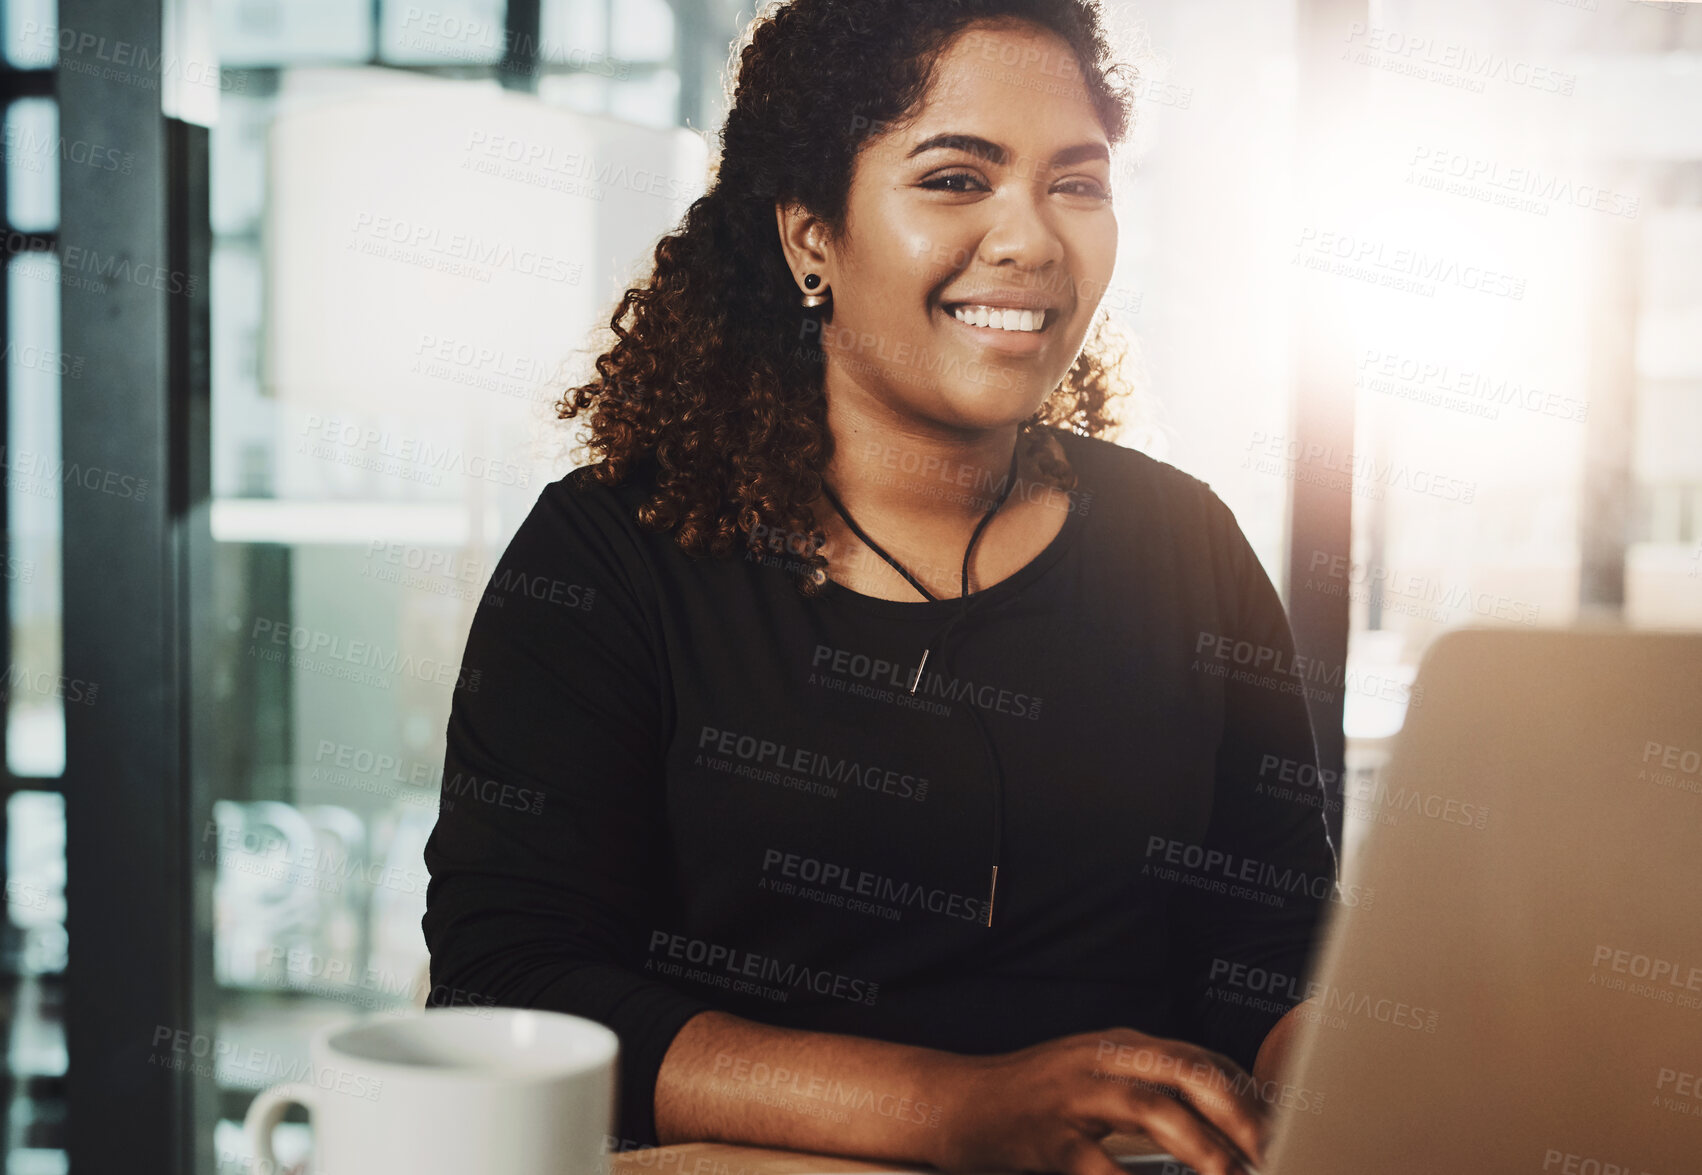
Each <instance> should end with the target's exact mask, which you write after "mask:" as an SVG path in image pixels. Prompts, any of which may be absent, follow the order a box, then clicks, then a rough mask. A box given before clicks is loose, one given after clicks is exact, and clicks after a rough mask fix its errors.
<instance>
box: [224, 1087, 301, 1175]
mask: <svg viewBox="0 0 1702 1175" xmlns="http://www.w3.org/2000/svg"><path fill="white" fill-rule="evenodd" d="M314 1093H315V1091H314V1088H313V1086H311V1085H304V1084H302V1083H300V1082H291V1083H290V1084H288V1085H274V1086H273V1087H272V1088H271V1089H266V1090H262V1091H261V1092H260V1093H258V1094H256V1095H255V1097H254V1100H253V1101H252V1102H249V1103H248V1114H247V1116H246V1117H244V1119H243V1122H242V1129H243V1131H244V1132H245V1133H246V1134H247V1135H248V1143H249V1146H250V1147H251V1148H253V1151H254V1168H255V1170H256V1171H265V1172H275V1171H279V1170H280V1168H279V1166H278V1160H277V1157H276V1156H275V1155H273V1154H272V1131H273V1130H274V1129H276V1128H277V1125H278V1123H279V1122H282V1121H283V1120H284V1111H285V1110H287V1109H289V1107H290V1106H291V1105H300V1106H305V1107H306V1108H307V1112H308V1113H309V1114H315V1113H316V1112H317V1111H316V1110H315V1109H314V1105H313V1098H314Z"/></svg>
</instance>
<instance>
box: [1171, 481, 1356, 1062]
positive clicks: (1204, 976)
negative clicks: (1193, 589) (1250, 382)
mask: <svg viewBox="0 0 1702 1175" xmlns="http://www.w3.org/2000/svg"><path fill="white" fill-rule="evenodd" d="M1205 494H1206V498H1207V512H1208V522H1207V526H1206V530H1207V535H1208V537H1209V539H1210V542H1211V548H1212V554H1211V558H1212V563H1213V566H1214V571H1215V574H1216V575H1217V576H1218V577H1219V585H1220V586H1219V591H1218V593H1217V596H1218V600H1219V606H1218V614H1219V617H1220V621H1221V627H1222V629H1223V631H1221V632H1203V633H1199V634H1190V636H1191V637H1193V640H1192V641H1191V644H1193V645H1194V647H1195V649H1196V653H1195V655H1196V656H1197V657H1198V658H1199V662H1198V663H1197V664H1196V668H1195V671H1196V672H1198V671H1201V670H1202V669H1204V670H1206V671H1210V672H1212V673H1214V674H1216V675H1218V676H1219V677H1220V679H1221V680H1222V682H1223V707H1224V708H1223V733H1222V737H1221V740H1220V742H1219V744H1218V753H1217V762H1216V772H1215V781H1214V791H1213V799H1212V815H1211V821H1210V825H1209V828H1208V831H1207V833H1206V837H1205V843H1204V844H1203V845H1202V846H1200V847H1201V849H1202V850H1203V851H1202V853H1201V855H1200V859H1201V860H1202V861H1203V864H1202V866H1201V868H1199V869H1196V870H1190V871H1189V872H1190V873H1191V874H1193V875H1194V876H1193V877H1192V878H1191V880H1193V881H1195V882H1196V884H1189V885H1184V886H1181V887H1180V890H1181V892H1180V894H1179V900H1178V903H1177V914H1178V918H1179V921H1178V923H1177V931H1178V937H1179V940H1180V942H1181V944H1182V946H1183V952H1184V959H1185V960H1186V967H1187V970H1186V973H1185V975H1186V982H1185V986H1184V1001H1183V1002H1184V1008H1185V1011H1186V1013H1187V1014H1188V1015H1189V1017H1190V1018H1191V1021H1192V1025H1193V1028H1194V1033H1193V1036H1192V1039H1194V1040H1196V1041H1197V1042H1198V1043H1201V1044H1204V1045H1205V1046H1206V1047H1208V1048H1211V1049H1213V1050H1215V1051H1217V1052H1220V1053H1223V1054H1225V1055H1226V1056H1228V1057H1230V1058H1231V1059H1233V1060H1234V1061H1236V1062H1237V1063H1238V1064H1240V1065H1241V1066H1242V1067H1243V1068H1245V1069H1248V1070H1251V1069H1252V1066H1253V1061H1254V1058H1255V1057H1257V1055H1258V1052H1259V1046H1260V1045H1261V1044H1262V1043H1263V1042H1264V1039H1265V1036H1266V1035H1267V1034H1268V1033H1269V1032H1270V1030H1271V1028H1272V1027H1273V1026H1274V1025H1275V1024H1276V1022H1277V1021H1278V1020H1280V1019H1281V1018H1282V1017H1283V1015H1285V1014H1286V1013H1287V1011H1288V1010H1289V1008H1291V1007H1292V1006H1293V1005H1294V1004H1297V1003H1299V1002H1300V1000H1301V999H1302V998H1303V997H1304V995H1305V991H1306V984H1307V973H1308V968H1309V966H1310V963H1311V961H1312V955H1313V951H1314V948H1315V946H1316V945H1317V940H1318V936H1319V932H1320V930H1321V928H1322V924H1323V919H1324V914H1325V911H1326V909H1327V905H1328V902H1329V901H1330V900H1331V898H1332V897H1333V896H1334V895H1335V894H1336V882H1337V876H1338V874H1337V868H1338V867H1337V861H1336V851H1335V846H1334V844H1333V843H1332V842H1331V840H1330V837H1329V828H1328V824H1327V823H1326V820H1325V813H1324V803H1325V799H1326V793H1325V789H1324V788H1323V787H1322V785H1321V784H1320V782H1319V779H1318V770H1317V766H1318V757H1317V752H1316V750H1315V747H1314V743H1313V739H1312V725H1311V720H1310V718H1309V717H1308V715H1307V710H1306V701H1305V697H1304V696H1303V693H1302V691H1303V690H1305V689H1308V688H1319V687H1318V686H1316V685H1312V684H1311V681H1312V680H1313V679H1312V677H1311V676H1310V675H1308V674H1306V673H1305V672H1304V663H1297V661H1296V658H1295V652H1294V637H1293V634H1292V632H1291V631H1290V628H1289V624H1288V617H1287V616H1286V615H1285V614H1284V612H1283V608H1282V601H1281V600H1280V599H1279V598H1278V596H1277V593H1276V589H1275V587H1273V586H1272V584H1271V581H1270V577H1269V576H1267V575H1266V574H1265V571H1264V568H1263V567H1262V566H1261V565H1260V563H1259V560H1258V556H1257V555H1256V554H1254V552H1253V548H1252V547H1251V545H1249V543H1248V542H1247V539H1246V536H1245V535H1243V534H1242V532H1241V528H1240V527H1239V526H1238V525H1237V524H1236V522H1235V517H1234V515H1233V514H1232V513H1231V512H1230V510H1229V507H1227V506H1226V505H1224V504H1223V502H1222V500H1221V499H1219V498H1218V497H1217V495H1216V494H1214V493H1212V492H1211V491H1210V490H1209V489H1208V490H1206V491H1205ZM1335 681H1336V684H1338V685H1339V682H1340V678H1339V676H1338V677H1336V678H1335Z"/></svg>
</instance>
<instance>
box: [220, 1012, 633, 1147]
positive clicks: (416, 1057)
mask: <svg viewBox="0 0 1702 1175" xmlns="http://www.w3.org/2000/svg"><path fill="white" fill-rule="evenodd" d="M479 1013H480V1014H479V1015H471V1014H469V1012H468V1010H467V1009H465V1008H428V1009H426V1010H425V1011H423V1012H417V1013H415V1014H413V1015H410V1016H406V1017H402V1018H400V1019H397V1018H392V1017H385V1018H382V1019H372V1020H362V1021H359V1022H357V1023H354V1024H344V1025H333V1026H331V1027H329V1028H323V1029H320V1030H319V1031H318V1032H316V1033H314V1035H313V1041H312V1044H311V1046H310V1048H309V1055H310V1057H311V1059H312V1064H313V1070H312V1073H311V1075H310V1082H311V1083H309V1082H306V1081H304V1082H293V1083H291V1084H288V1085H276V1086H273V1087H272V1088H271V1089H268V1090H266V1091H265V1092H263V1093H261V1094H260V1095H259V1096H258V1097H256V1098H255V1099H254V1102H253V1104H252V1105H251V1106H250V1107H249V1109H248V1118H247V1121H246V1123H245V1127H244V1128H245V1129H246V1130H247V1132H248V1138H249V1142H250V1144H251V1145H252V1146H253V1149H254V1169H255V1170H256V1171H278V1170H280V1169H281V1168H280V1167H279V1166H278V1163H277V1160H276V1159H275V1158H274V1157H273V1154H272V1130H273V1128H274V1127H276V1126H277V1124H278V1122H279V1121H280V1120H282V1118H283V1116H284V1110H285V1108H286V1107H287V1106H289V1105H290V1103H292V1102H294V1103H298V1104H300V1105H303V1106H306V1107H307V1109H308V1114H309V1116H310V1118H311V1119H312V1122H313V1170H314V1172H315V1175H469V1172H478V1173H479V1175H523V1173H524V1175H596V1173H598V1172H600V1171H601V1169H602V1167H603V1162H604V1159H603V1156H604V1147H605V1145H606V1139H607V1138H608V1136H609V1135H611V1134H612V1133H613V1127H614V1098H615V1064H616V1057H617V1054H618V1052H619V1042H618V1039H617V1037H616V1036H615V1034H614V1033H613V1032H611V1031H609V1029H608V1028H606V1027H604V1026H603V1025H601V1024H598V1023H596V1022H595V1021H593V1020H586V1019H582V1018H581V1017H578V1016H568V1015H564V1014H562V1013H560V1012H542V1011H534V1010H529V1009H521V1008H481V1009H479Z"/></svg>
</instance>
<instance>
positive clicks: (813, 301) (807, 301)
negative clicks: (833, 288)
mask: <svg viewBox="0 0 1702 1175" xmlns="http://www.w3.org/2000/svg"><path fill="white" fill-rule="evenodd" d="M819 285H821V275H819V274H814V273H806V274H805V275H804V289H805V290H806V291H808V290H814V289H815V288H816V287H817V286H819ZM803 304H804V308H805V309H807V310H814V309H815V308H816V307H817V306H825V305H827V294H825V293H820V294H817V293H806V294H805V295H804V297H803Z"/></svg>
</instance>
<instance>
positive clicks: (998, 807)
mask: <svg viewBox="0 0 1702 1175" xmlns="http://www.w3.org/2000/svg"><path fill="white" fill-rule="evenodd" d="M1020 452H1021V448H1020V445H1013V446H1012V447H1011V467H1010V470H1009V471H1008V472H1007V473H1006V474H1005V485H1004V489H1003V490H1002V491H1000V493H999V497H998V500H997V501H995V502H994V503H993V505H992V508H991V509H989V510H988V511H987V513H985V514H983V515H982V516H981V521H980V522H978V523H976V524H975V531H974V533H973V534H971V535H970V536H969V546H968V547H967V548H965V550H964V552H963V574H962V591H961V593H960V594H959V596H958V599H959V600H960V601H962V603H961V604H960V606H959V608H958V610H957V614H956V615H955V616H953V617H952V618H951V619H950V620H949V621H947V623H946V625H945V627H944V628H942V629H941V630H940V632H939V634H938V635H937V636H935V638H934V639H933V640H932V641H930V642H929V643H928V647H927V648H924V649H923V650H922V657H921V660H920V661H918V662H917V664H916V676H915V678H914V679H913V680H912V681H911V682H910V692H911V693H912V694H914V693H915V692H916V687H917V686H919V685H921V684H922V670H923V668H924V667H925V666H926V665H927V664H928V654H929V653H930V652H932V651H933V649H934V648H936V647H937V648H940V649H941V651H942V652H941V655H942V656H943V655H944V647H945V641H946V638H947V637H948V636H949V635H950V634H951V632H952V630H953V629H954V628H956V627H957V625H958V624H959V622H961V621H962V620H964V619H965V618H967V617H968V615H969V613H970V611H971V609H973V608H974V607H976V605H978V604H979V603H980V602H981V601H980V597H979V596H977V598H976V599H975V600H973V601H971V600H970V598H969V561H970V557H971V556H972V555H973V554H974V552H975V544H976V543H977V542H978V541H980V538H981V532H982V531H984V530H986V529H987V524H988V523H989V522H991V521H993V515H995V514H997V513H998V512H999V507H1001V506H1003V505H1004V504H1005V499H1007V498H1009V497H1010V495H1011V490H1012V489H1014V488H1015V487H1016V471H1017V459H1018V455H1019V454H1020ZM822 492H823V493H825V494H826V495H827V500H828V501H829V502H831V503H833V508H834V509H835V510H837V511H838V512H839V516H840V517H841V518H843V519H845V525H846V526H849V527H850V528H851V532H852V533H853V534H855V535H856V536H857V537H858V538H859V539H861V540H862V542H863V544H864V545H865V546H867V547H868V548H869V549H870V550H871V551H873V552H874V553H875V554H877V555H879V556H880V557H881V558H882V559H885V560H886V561H887V562H888V563H889V564H891V565H892V568H893V570H894V571H896V572H898V573H899V574H900V575H902V576H903V577H904V578H905V579H906V580H908V581H909V583H910V586H911V587H913V588H915V589H916V590H917V591H919V592H921V593H922V597H923V598H924V599H926V600H928V601H929V602H930V603H932V602H935V601H936V600H937V599H938V597H937V596H935V595H934V593H932V592H930V591H929V590H928V589H927V588H925V587H923V586H922V583H921V581H920V580H918V579H917V578H916V577H915V576H914V575H912V574H910V572H909V570H907V569H906V568H905V566H904V565H903V564H902V563H900V562H899V561H898V560H897V559H894V558H893V557H892V556H891V555H889V554H887V553H886V551H885V550H883V549H882V548H881V546H880V544H879V543H877V542H875V540H874V539H872V538H870V537H869V536H868V535H867V534H866V533H864V531H863V528H862V527H860V526H858V525H857V521H856V519H854V518H852V517H851V512H850V511H849V510H847V509H846V508H845V505H844V503H842V502H841V501H840V500H839V495H838V494H835V493H834V492H833V487H832V486H830V485H828V484H827V483H826V482H825V481H824V482H823V483H822ZM969 716H970V718H971V719H972V720H973V721H974V722H975V727H976V729H977V730H978V731H979V732H980V734H981V743H982V747H983V748H984V749H985V750H986V752H987V758H988V760H989V761H990V762H991V763H992V765H993V775H994V781H995V787H994V791H993V877H992V881H991V882H990V883H989V885H988V889H987V920H986V922H985V923H984V925H986V926H989V927H990V926H992V925H993V896H994V894H995V893H996V892H997V890H998V888H999V842H1000V841H1001V840H1002V839H1003V834H1004V810H1003V809H1004V804H1003V792H1004V773H1003V772H1002V771H1001V770H1000V768H999V758H998V755H997V754H996V753H995V752H994V751H993V744H992V740H991V739H989V738H988V737H987V728H986V726H984V725H983V724H982V721H981V715H980V714H978V713H976V710H975V706H974V704H973V703H971V704H970V706H969Z"/></svg>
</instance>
